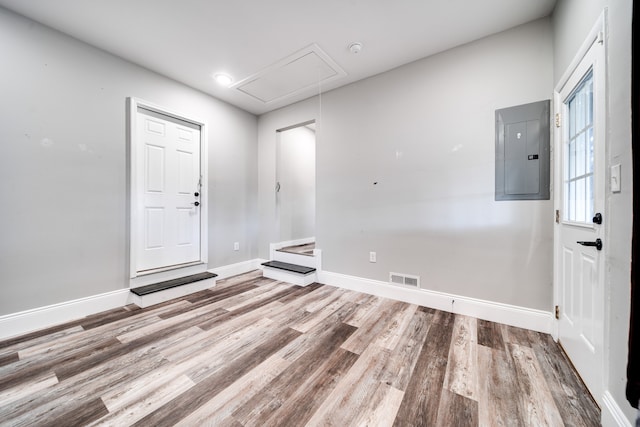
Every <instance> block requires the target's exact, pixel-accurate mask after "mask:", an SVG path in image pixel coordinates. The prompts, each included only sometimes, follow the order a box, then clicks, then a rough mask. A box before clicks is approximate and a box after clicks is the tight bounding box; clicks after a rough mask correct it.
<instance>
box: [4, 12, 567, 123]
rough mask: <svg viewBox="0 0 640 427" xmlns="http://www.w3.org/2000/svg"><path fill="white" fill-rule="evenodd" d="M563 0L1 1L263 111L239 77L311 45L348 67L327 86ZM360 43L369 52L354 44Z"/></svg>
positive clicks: (531, 16)
mask: <svg viewBox="0 0 640 427" xmlns="http://www.w3.org/2000/svg"><path fill="white" fill-rule="evenodd" d="M555 3H556V0H229V1H225V2H223V1H220V0H0V5H2V6H4V7H6V8H8V9H11V10H13V11H15V12H17V13H20V14H22V15H25V16H27V17H29V18H31V19H34V20H36V21H39V22H41V23H43V24H45V25H48V26H50V27H53V28H55V29H58V30H60V31H62V32H64V33H67V34H70V35H71V36H73V37H76V38H78V39H81V40H83V41H85V42H87V43H89V44H92V45H94V46H97V47H99V48H101V49H104V50H106V51H108V52H111V53H113V54H115V55H117V56H120V57H122V58H125V59H127V60H129V61H131V62H134V63H136V64H139V65H141V66H143V67H146V68H149V69H151V70H154V71H156V72H158V73H160V74H163V75H165V76H168V77H171V78H173V79H175V80H177V81H180V82H182V83H184V84H186V85H189V86H191V87H194V88H197V89H199V90H201V91H203V92H206V93H208V94H211V95H213V96H215V97H216V98H219V99H222V100H224V101H227V102H229V103H230V104H233V105H236V106H238V107H240V108H242V109H244V110H247V111H249V112H252V113H254V114H262V113H265V112H267V111H271V110H274V109H276V108H280V107H282V106H285V105H288V104H291V103H293V102H296V101H299V100H302V99H305V98H308V97H309V96H312V95H314V94H316V93H318V87H317V86H318V85H313V87H308V88H307V89H305V90H301V91H298V92H297V93H296V94H295V95H294V96H289V97H285V98H279V99H277V100H276V101H274V102H269V103H264V102H262V101H260V100H258V99H256V98H254V97H252V96H250V95H248V94H246V93H244V92H242V91H240V90H238V89H235V88H233V87H231V88H224V87H221V86H219V85H218V84H217V83H216V82H215V81H214V80H213V79H212V77H211V76H212V74H215V73H219V72H223V73H227V74H229V75H230V76H232V77H233V79H234V82H235V83H237V82H239V81H242V80H244V79H247V78H248V77H250V76H253V75H255V74H257V73H259V72H261V71H263V70H265V69H266V68H267V67H270V66H273V65H274V64H276V63H279V62H280V63H281V62H282V60H283V59H284V58H286V57H288V56H289V55H292V54H293V53H295V52H297V51H300V50H301V49H304V48H306V47H308V46H310V45H312V44H316V45H317V46H318V47H319V48H320V49H321V50H322V51H324V52H325V53H326V54H327V55H328V56H329V57H330V58H331V59H332V60H333V61H335V63H337V64H338V66H339V67H340V68H341V69H342V70H344V71H345V72H346V76H344V77H341V78H338V79H332V80H331V81H329V82H327V83H323V84H322V91H327V90H330V89H334V88H336V87H339V86H343V85H345V84H348V83H352V82H354V81H357V80H360V79H363V78H366V77H369V76H372V75H375V74H378V73H381V72H384V71H387V70H390V69H392V68H395V67H398V66H400V65H403V64H406V63H408V62H412V61H415V60H417V59H420V58H424V57H426V56H429V55H433V54H434V53H437V52H441V51H444V50H447V49H450V48H452V47H455V46H458V45H461V44H464V43H468V42H470V41H473V40H477V39H479V38H482V37H485V36H488V35H490V34H494V33H497V32H500V31H504V30H506V29H509V28H512V27H515V26H517V25H520V24H523V23H526V22H529V21H532V20H535V19H538V18H541V17H544V16H547V15H549V14H551V12H552V11H553V7H554V5H555ZM352 42H361V43H362V44H363V46H364V47H363V49H362V51H361V52H360V53H359V54H357V55H354V54H352V53H350V52H349V45H350V44H351V43H352Z"/></svg>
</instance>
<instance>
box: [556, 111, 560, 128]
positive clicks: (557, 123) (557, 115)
mask: <svg viewBox="0 0 640 427" xmlns="http://www.w3.org/2000/svg"><path fill="white" fill-rule="evenodd" d="M556 127H557V128H559V127H560V113H556Z"/></svg>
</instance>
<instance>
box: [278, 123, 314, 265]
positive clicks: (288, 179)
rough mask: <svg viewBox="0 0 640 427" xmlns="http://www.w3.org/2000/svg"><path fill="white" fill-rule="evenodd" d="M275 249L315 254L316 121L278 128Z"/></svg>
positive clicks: (307, 254) (309, 254) (301, 253)
mask: <svg viewBox="0 0 640 427" xmlns="http://www.w3.org/2000/svg"><path fill="white" fill-rule="evenodd" d="M275 197H276V220H277V242H274V243H273V244H272V246H273V247H274V249H275V250H278V251H282V252H288V253H294V254H299V255H306V256H313V253H314V249H315V243H316V239H315V228H316V123H315V121H309V122H305V123H300V124H297V125H294V126H291V127H287V128H284V129H280V130H278V131H277V137H276V184H275Z"/></svg>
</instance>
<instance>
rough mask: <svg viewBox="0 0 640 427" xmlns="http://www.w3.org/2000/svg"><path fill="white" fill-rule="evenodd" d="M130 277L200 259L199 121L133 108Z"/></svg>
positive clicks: (196, 261) (183, 264)
mask: <svg viewBox="0 0 640 427" xmlns="http://www.w3.org/2000/svg"><path fill="white" fill-rule="evenodd" d="M135 123H136V133H135V141H133V144H134V148H133V149H134V150H135V153H136V154H135V156H134V160H133V161H134V162H136V164H135V165H134V167H133V173H135V175H136V176H135V177H134V182H135V185H134V188H132V191H134V192H135V194H134V197H133V198H132V200H133V203H135V206H133V215H134V218H135V221H133V222H132V224H133V228H134V229H133V230H132V237H133V239H134V242H133V245H132V251H135V257H134V262H135V271H134V272H133V275H138V274H145V273H147V272H154V271H157V270H161V269H168V268H178V267H181V266H185V265H189V264H193V263H198V262H200V260H201V245H200V243H201V242H200V240H201V219H202V218H201V203H202V198H201V193H202V188H201V173H200V151H201V142H200V141H201V138H200V134H201V128H200V125H198V124H195V123H191V122H188V121H185V120H182V119H179V118H176V117H172V116H169V115H165V114H162V113H160V112H157V111H153V110H149V109H145V108H143V107H140V106H138V107H137V112H136V120H135Z"/></svg>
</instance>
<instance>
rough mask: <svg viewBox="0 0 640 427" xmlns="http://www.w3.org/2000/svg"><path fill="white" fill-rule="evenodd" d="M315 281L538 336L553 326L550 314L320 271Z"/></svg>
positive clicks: (549, 330) (547, 331)
mask: <svg viewBox="0 0 640 427" xmlns="http://www.w3.org/2000/svg"><path fill="white" fill-rule="evenodd" d="M318 281H319V282H320V283H324V284H326V285H330V286H337V287H340V288H345V289H350V290H354V291H358V292H364V293H367V294H370V295H376V296H379V297H383V298H391V299H394V300H398V301H404V302H408V303H411V304H418V305H422V306H425V307H430V308H435V309H437V310H443V311H448V312H451V313H456V314H463V315H465V316H472V317H476V318H478V319H483V320H489V321H492V322H498V323H503V324H505V325H511V326H517V327H519V328H525V329H530V330H533V331H538V332H544V333H550V332H551V326H552V323H553V321H552V318H553V317H552V313H551V312H548V311H543V310H536V309H532V308H526V307H518V306H515V305H509V304H502V303H498V302H492V301H485V300H480V299H475V298H469V297H464V296H459V295H453V294H448V293H444V292H436V291H430V290H426V289H409V288H405V287H402V286H394V285H390V284H389V283H387V282H382V281H378V280H372V279H365V278H362V277H355V276H348V275H345V274H340V273H332V272H328V271H320V272H318Z"/></svg>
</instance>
